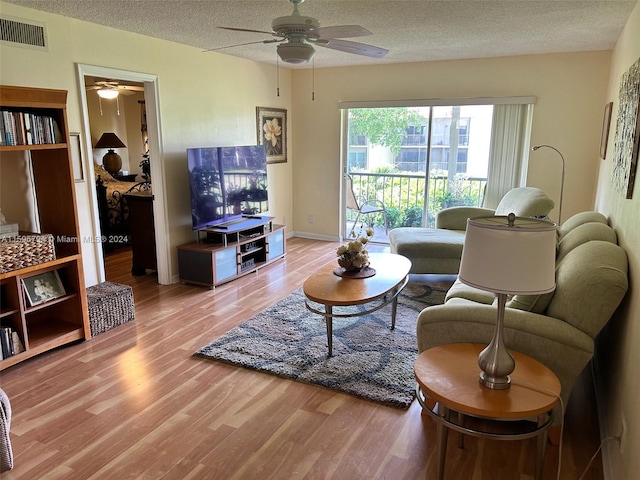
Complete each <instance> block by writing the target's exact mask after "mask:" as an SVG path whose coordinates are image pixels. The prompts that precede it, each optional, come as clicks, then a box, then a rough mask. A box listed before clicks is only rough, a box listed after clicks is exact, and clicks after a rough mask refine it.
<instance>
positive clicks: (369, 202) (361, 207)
mask: <svg viewBox="0 0 640 480" xmlns="http://www.w3.org/2000/svg"><path fill="white" fill-rule="evenodd" d="M347 209H348V210H352V211H354V212H357V213H356V219H355V220H354V222H353V225H352V226H351V231H350V232H349V238H351V237H353V236H354V235H355V234H354V231H355V228H356V226H357V225H358V220H360V217H361V216H363V215H367V218H366V220H367V221H368V222H367V227H369V228H373V221H372V217H371V215H372V214H377V213H382V218H383V219H384V230H385V233H387V234H388V233H389V226H388V223H387V211H386V210H385V208H384V203H382V202H381V201H380V200H378V199H377V198H374V199H364V200H360V201H359V200H358V198H357V197H356V194H355V192H354V191H353V178H351V176H350V175H347Z"/></svg>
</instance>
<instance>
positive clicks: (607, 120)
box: [600, 102, 613, 160]
mask: <svg viewBox="0 0 640 480" xmlns="http://www.w3.org/2000/svg"><path fill="white" fill-rule="evenodd" d="M612 110H613V102H609V103H607V104H606V105H605V106H604V117H603V119H602V134H601V136H600V158H601V159H602V160H605V159H606V158H607V145H608V144H609V129H610V128H611V111H612Z"/></svg>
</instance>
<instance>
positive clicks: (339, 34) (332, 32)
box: [316, 25, 373, 39]
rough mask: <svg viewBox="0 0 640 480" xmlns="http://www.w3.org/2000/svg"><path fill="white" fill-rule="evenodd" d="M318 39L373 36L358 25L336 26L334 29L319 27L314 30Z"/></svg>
mask: <svg viewBox="0 0 640 480" xmlns="http://www.w3.org/2000/svg"><path fill="white" fill-rule="evenodd" d="M316 33H317V34H318V35H320V38H326V39H330V38H352V37H364V36H366V35H373V34H372V33H371V32H370V31H369V30H367V29H366V28H364V27H361V26H360V25H336V26H335V27H320V28H318V29H317V30H316Z"/></svg>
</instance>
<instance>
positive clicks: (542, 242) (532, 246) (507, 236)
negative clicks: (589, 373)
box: [458, 213, 556, 390]
mask: <svg viewBox="0 0 640 480" xmlns="http://www.w3.org/2000/svg"><path fill="white" fill-rule="evenodd" d="M555 248H556V226H555V224H553V223H551V222H548V221H546V220H539V219H535V218H523V217H516V216H515V215H514V214H513V213H510V214H509V215H508V216H493V217H480V218H470V219H468V220H467V232H466V235H465V241H464V248H463V250H462V259H461V263H460V273H459V276H458V278H459V279H460V281H462V282H463V283H465V284H467V285H469V286H471V287H475V288H479V289H481V290H486V291H489V292H493V293H495V294H497V296H498V318H497V322H496V328H495V331H494V334H493V338H492V339H491V342H490V343H489V345H488V346H487V347H486V348H485V349H484V350H483V351H482V352H480V355H479V356H478V365H479V366H480V369H481V370H482V371H481V372H480V384H481V385H483V386H485V387H487V388H489V389H492V390H504V389H507V388H509V386H510V383H511V379H510V377H509V374H510V373H511V372H513V370H514V368H515V361H514V360H513V357H512V356H511V354H510V353H509V351H508V350H507V348H506V346H505V344H504V338H503V333H502V331H503V324H504V312H505V304H506V300H507V295H540V294H543V293H548V292H551V291H553V290H554V288H555Z"/></svg>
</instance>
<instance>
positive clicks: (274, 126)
mask: <svg viewBox="0 0 640 480" xmlns="http://www.w3.org/2000/svg"><path fill="white" fill-rule="evenodd" d="M256 127H257V133H258V145H264V147H265V150H266V152H267V163H285V162H286V161H287V111H286V110H284V109H281V108H267V107H256Z"/></svg>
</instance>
